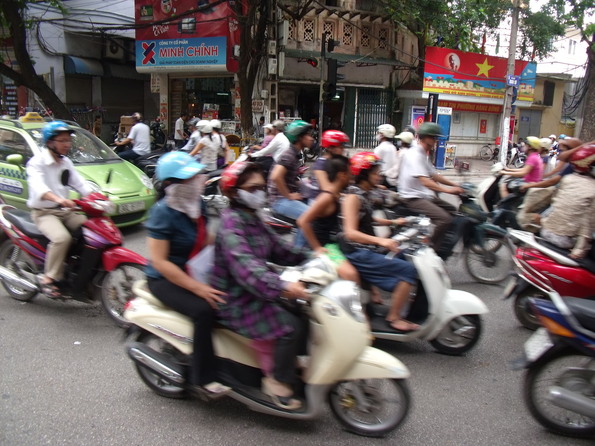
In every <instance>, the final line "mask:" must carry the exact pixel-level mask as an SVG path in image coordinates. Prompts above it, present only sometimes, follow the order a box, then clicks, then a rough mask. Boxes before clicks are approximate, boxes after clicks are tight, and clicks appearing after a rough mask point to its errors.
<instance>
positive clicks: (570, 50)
mask: <svg viewBox="0 0 595 446" xmlns="http://www.w3.org/2000/svg"><path fill="white" fill-rule="evenodd" d="M568 54H570V55H571V56H574V55H575V54H576V40H569V41H568Z"/></svg>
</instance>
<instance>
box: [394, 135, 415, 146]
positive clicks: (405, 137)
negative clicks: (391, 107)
mask: <svg viewBox="0 0 595 446" xmlns="http://www.w3.org/2000/svg"><path fill="white" fill-rule="evenodd" d="M413 138H414V136H413V133H411V132H401V133H399V134H398V135H397V136H396V139H400V140H401V141H403V142H404V143H405V144H407V145H411V143H412V142H413Z"/></svg>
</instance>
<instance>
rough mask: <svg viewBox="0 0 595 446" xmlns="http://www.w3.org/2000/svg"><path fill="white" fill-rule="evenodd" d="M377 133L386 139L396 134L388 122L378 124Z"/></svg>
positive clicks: (395, 130)
mask: <svg viewBox="0 0 595 446" xmlns="http://www.w3.org/2000/svg"><path fill="white" fill-rule="evenodd" d="M377 131H378V133H380V134H381V135H382V136H384V137H385V138H388V139H393V138H394V137H395V135H396V134H397V129H395V127H394V126H392V125H390V124H382V125H379V126H378V130H377Z"/></svg>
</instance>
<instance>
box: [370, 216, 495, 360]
mask: <svg viewBox="0 0 595 446" xmlns="http://www.w3.org/2000/svg"><path fill="white" fill-rule="evenodd" d="M407 220H408V225H407V226H406V227H405V228H404V229H403V230H401V231H400V232H398V233H397V234H396V235H394V236H393V237H392V238H393V239H394V240H396V241H398V242H399V247H400V249H401V252H402V253H403V254H404V256H405V258H406V259H407V260H408V261H409V262H411V263H412V264H413V265H414V266H415V268H416V269H417V272H418V276H419V279H418V281H417V284H416V285H415V286H414V287H413V289H412V291H411V298H410V301H411V302H412V303H411V304H410V306H409V308H408V309H407V314H406V315H404V317H405V319H407V320H409V321H411V322H414V323H417V324H419V325H420V328H419V330H416V331H411V332H399V331H397V330H395V329H393V328H392V327H390V326H389V325H388V324H387V322H386V314H387V312H388V306H386V305H383V304H374V303H368V305H367V314H368V317H369V319H370V325H371V327H372V335H373V336H375V337H376V338H379V339H388V340H391V341H399V342H409V341H412V340H415V339H422V340H426V341H429V342H430V344H431V345H432V346H433V347H434V348H435V349H436V350H437V351H439V352H440V353H444V354H448V355H460V354H462V353H464V352H467V351H469V350H470V349H471V348H473V346H474V345H475V344H476V343H477V341H478V340H479V338H480V336H481V331H482V323H481V317H480V315H482V314H486V313H487V312H488V308H487V307H486V305H485V304H484V303H483V302H482V301H481V300H480V299H479V298H478V297H477V296H474V295H473V294H471V293H468V292H465V291H460V290H453V289H452V284H451V282H450V278H449V276H448V273H447V272H446V269H445V267H444V261H443V260H442V259H441V258H440V257H438V256H437V255H436V253H435V252H434V250H433V249H432V248H431V247H430V246H429V245H428V243H429V235H430V233H431V227H432V224H431V222H430V219H429V218H427V217H408V218H407ZM389 255H390V254H389Z"/></svg>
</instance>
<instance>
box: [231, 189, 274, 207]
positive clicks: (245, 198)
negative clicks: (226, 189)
mask: <svg viewBox="0 0 595 446" xmlns="http://www.w3.org/2000/svg"><path fill="white" fill-rule="evenodd" d="M266 200H267V194H266V193H265V191H263V190H257V191H256V192H248V191H246V190H243V189H238V201H240V202H241V203H242V204H244V205H246V206H247V207H249V208H250V209H254V210H257V209H261V208H263V207H264V205H265V204H266Z"/></svg>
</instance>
